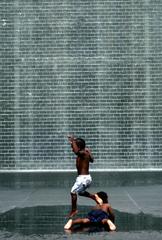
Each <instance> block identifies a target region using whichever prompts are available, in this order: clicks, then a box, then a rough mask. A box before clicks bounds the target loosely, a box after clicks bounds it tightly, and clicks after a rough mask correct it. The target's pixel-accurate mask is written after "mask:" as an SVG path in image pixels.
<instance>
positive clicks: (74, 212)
mask: <svg viewBox="0 0 162 240" xmlns="http://www.w3.org/2000/svg"><path fill="white" fill-rule="evenodd" d="M77 213H78V210H72V211H71V212H70V213H69V215H68V217H69V218H71V217H73V216H74V215H76V214H77Z"/></svg>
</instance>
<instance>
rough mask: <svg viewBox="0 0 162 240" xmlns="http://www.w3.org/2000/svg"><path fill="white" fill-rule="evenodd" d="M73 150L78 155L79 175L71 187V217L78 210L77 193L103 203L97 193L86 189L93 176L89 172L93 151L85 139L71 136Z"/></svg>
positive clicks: (77, 166) (77, 167)
mask: <svg viewBox="0 0 162 240" xmlns="http://www.w3.org/2000/svg"><path fill="white" fill-rule="evenodd" d="M69 142H70V143H71V147H72V151H73V152H74V153H75V154H76V155H77V158H76V169H77V173H78V177H77V178H76V181H75V183H74V185H73V187H72V189H71V205H72V206H71V212H70V214H69V217H72V216H74V215H75V214H76V213H77V212H78V211H77V194H78V195H80V196H84V197H88V198H91V199H93V200H95V201H96V202H97V203H102V200H101V199H100V198H99V197H98V195H97V194H90V193H89V192H87V191H85V190H86V189H87V188H88V187H89V186H90V184H91V182H92V178H91V175H90V174H89V163H90V162H92V163H93V161H94V159H93V156H92V153H91V151H90V150H89V149H88V148H86V145H85V141H84V140H83V139H82V138H74V137H73V136H70V137H69Z"/></svg>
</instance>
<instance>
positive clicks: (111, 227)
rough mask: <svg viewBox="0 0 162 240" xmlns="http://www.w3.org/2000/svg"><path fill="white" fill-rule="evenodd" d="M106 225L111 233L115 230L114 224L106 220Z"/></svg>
mask: <svg viewBox="0 0 162 240" xmlns="http://www.w3.org/2000/svg"><path fill="white" fill-rule="evenodd" d="M107 224H108V225H109V228H110V230H111V231H115V230H116V226H115V224H114V223H113V222H112V221H111V220H110V219H108V220H107Z"/></svg>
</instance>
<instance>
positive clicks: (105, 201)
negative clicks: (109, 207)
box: [97, 191, 108, 203]
mask: <svg viewBox="0 0 162 240" xmlns="http://www.w3.org/2000/svg"><path fill="white" fill-rule="evenodd" d="M97 195H98V196H99V198H101V199H102V201H103V203H108V195H107V193H105V192H103V191H101V192H97Z"/></svg>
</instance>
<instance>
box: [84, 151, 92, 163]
mask: <svg viewBox="0 0 162 240" xmlns="http://www.w3.org/2000/svg"><path fill="white" fill-rule="evenodd" d="M85 150H86V152H88V153H89V157H90V162H92V163H93V162H94V157H93V155H92V153H91V151H90V149H89V148H85Z"/></svg>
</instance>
